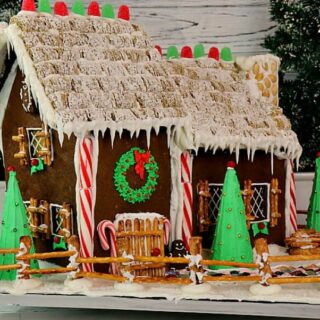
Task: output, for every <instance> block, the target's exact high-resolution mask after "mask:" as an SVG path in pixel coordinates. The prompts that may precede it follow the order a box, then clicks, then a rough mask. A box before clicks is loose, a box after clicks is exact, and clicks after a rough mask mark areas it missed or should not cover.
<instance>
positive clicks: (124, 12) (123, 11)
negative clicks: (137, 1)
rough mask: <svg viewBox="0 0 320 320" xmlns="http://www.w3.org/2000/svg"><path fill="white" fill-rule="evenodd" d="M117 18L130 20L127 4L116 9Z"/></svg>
mask: <svg viewBox="0 0 320 320" xmlns="http://www.w3.org/2000/svg"><path fill="white" fill-rule="evenodd" d="M118 18H119V19H122V20H127V21H129V20H130V9H129V7H128V6H125V5H122V6H120V7H119V10H118Z"/></svg>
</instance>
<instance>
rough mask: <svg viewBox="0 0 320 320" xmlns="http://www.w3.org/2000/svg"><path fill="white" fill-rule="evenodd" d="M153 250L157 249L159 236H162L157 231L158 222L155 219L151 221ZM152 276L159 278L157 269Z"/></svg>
mask: <svg viewBox="0 0 320 320" xmlns="http://www.w3.org/2000/svg"><path fill="white" fill-rule="evenodd" d="M153 234H154V237H153V249H154V248H159V240H160V239H159V236H160V235H161V234H162V232H160V231H159V220H158V218H155V219H154V220H153ZM154 276H156V277H159V276H160V273H159V269H154Z"/></svg>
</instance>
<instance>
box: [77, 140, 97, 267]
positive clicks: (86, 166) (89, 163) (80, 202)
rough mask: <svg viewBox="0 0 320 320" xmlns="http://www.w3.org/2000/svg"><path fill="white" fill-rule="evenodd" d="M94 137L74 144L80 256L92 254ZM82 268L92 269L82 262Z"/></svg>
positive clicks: (89, 265)
mask: <svg viewBox="0 0 320 320" xmlns="http://www.w3.org/2000/svg"><path fill="white" fill-rule="evenodd" d="M94 145H95V143H94V138H93V137H89V136H87V137H85V138H82V139H78V141H77V145H76V158H75V159H76V160H75V161H76V172H77V178H78V179H77V212H78V231H79V238H80V255H81V257H84V258H86V257H92V256H93V249H94V246H93V236H94V204H95V175H96V165H95V163H94V162H95V161H94ZM82 267H83V270H84V271H86V272H92V271H93V265H92V264H83V265H82Z"/></svg>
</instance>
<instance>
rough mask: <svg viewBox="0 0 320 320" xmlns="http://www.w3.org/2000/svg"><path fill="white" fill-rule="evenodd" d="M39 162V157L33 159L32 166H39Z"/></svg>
mask: <svg viewBox="0 0 320 320" xmlns="http://www.w3.org/2000/svg"><path fill="white" fill-rule="evenodd" d="M38 164H39V160H38V159H32V160H31V165H32V166H37V165H38Z"/></svg>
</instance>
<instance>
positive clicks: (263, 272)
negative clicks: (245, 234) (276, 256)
mask: <svg viewBox="0 0 320 320" xmlns="http://www.w3.org/2000/svg"><path fill="white" fill-rule="evenodd" d="M255 248H256V252H257V261H256V263H257V264H258V265H259V275H260V276H261V280H260V284H262V285H263V286H269V284H268V279H269V278H271V277H272V271H271V267H270V263H269V248H268V243H267V240H266V239H265V238H258V239H256V240H255Z"/></svg>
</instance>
